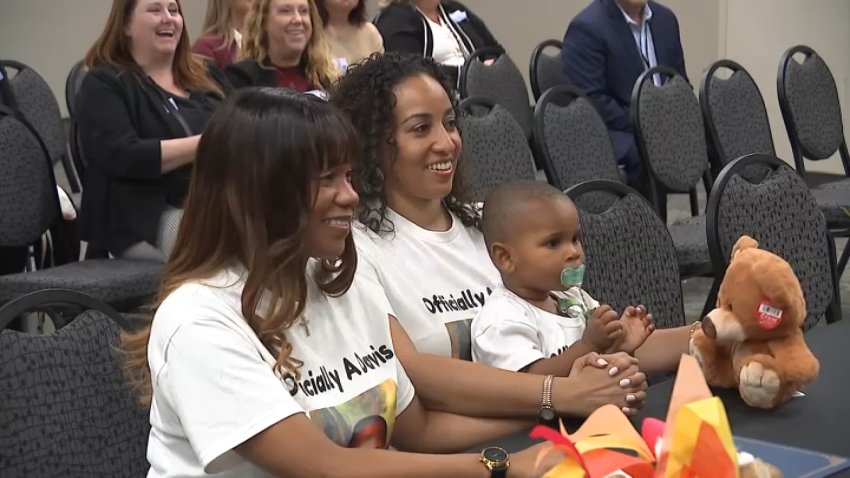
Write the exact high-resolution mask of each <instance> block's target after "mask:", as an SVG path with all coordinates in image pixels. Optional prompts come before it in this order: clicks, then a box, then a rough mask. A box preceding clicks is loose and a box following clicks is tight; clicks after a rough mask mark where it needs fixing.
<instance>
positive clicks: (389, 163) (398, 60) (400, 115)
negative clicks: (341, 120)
mask: <svg viewBox="0 0 850 478" xmlns="http://www.w3.org/2000/svg"><path fill="white" fill-rule="evenodd" d="M452 98H454V95H453V91H452V88H451V86H450V84H449V80H448V79H447V78H446V76H445V75H444V74H443V73H442V70H441V68H440V66H439V65H437V64H436V63H435V62H434V61H433V60H431V59H428V58H423V57H418V56H414V55H404V54H398V53H386V54H383V55H372V56H371V57H370V58H369V59H368V60H366V61H364V62H361V63H358V64H356V65H353V66H352V67H351V68H350V69H349V70H348V72H347V73H346V75H345V76H343V77H342V78H341V79H340V81H339V82H338V83H337V84H336V86H335V87H334V89H333V90H332V91H331V102H332V103H334V104H335V105H337V106H338V107H339V108H340V109H342V110H343V111H344V112H345V113H346V114H347V115H348V117H349V118H350V119H351V120H352V122H353V123H354V127H355V128H356V129H357V132H358V134H359V136H360V145H361V150H360V155H359V156H358V158H357V161H356V163H355V166H354V174H353V185H354V189H355V190H356V191H357V193H358V194H359V195H360V199H361V201H360V206H359V208H358V209H357V219H358V221H357V222H356V223H355V227H354V228H353V229H352V231H353V233H354V236H355V241H354V243H355V245H356V246H357V254H358V274H362V275H363V276H366V277H370V278H372V280H374V281H377V282H378V283H379V284H380V285H381V286H382V288H383V290H384V293H385V294H386V296H387V299H388V300H389V303H390V306H391V308H392V310H393V311H394V312H395V314H394V316H395V317H394V318H393V319H392V320H391V321H390V326H391V328H392V334H393V343H394V344H395V346H396V349H395V350H396V353H397V354H398V356H399V357H400V358H401V360H402V361H403V362H404V364H405V370H407V371H408V373H409V375H410V377H411V379H412V380H413V383H414V384H415V385H416V387H417V392H419V396H420V398H421V399H422V401H423V402H424V403H426V404H427V405H428V406H429V407H433V408H435V409H439V410H444V411H449V412H453V413H460V414H468V415H474V416H482V417H487V416H514V417H532V416H535V415H536V414H538V413H540V412H541V411H542V409H543V408H544V407H542V406H541V401H540V390H541V389H542V384H541V377H539V376H537V377H534V376H531V375H527V374H519V373H514V372H506V371H504V370H497V369H494V368H490V367H487V366H482V365H480V364H474V363H471V362H467V361H468V360H470V358H471V343H470V323H471V321H472V319H473V318H474V317H475V314H476V312H477V310H478V309H479V308H480V307H481V305H482V304H483V303H484V301H485V300H486V299H487V295H488V294H489V287H490V285H491V284H493V283H494V281H496V280H497V279H498V277H499V274H498V271H496V269H495V267H494V266H493V264H492V261H491V260H490V257H489V256H488V254H487V248H486V247H485V245H484V238H483V236H482V234H481V232H480V231H479V230H478V229H477V228H476V224H477V223H478V220H479V215H478V211H477V208H476V207H475V206H474V205H473V204H471V203H469V202H468V201H467V200H466V199H465V197H464V194H463V185H462V174H460V173H462V171H463V161H462V155H461V146H462V143H461V137H460V132H459V131H458V128H457V112H456V104H455V101H454V100H453V99H452ZM396 318H397V319H396ZM452 357H453V358H452ZM458 358H460V359H466V360H467V361H463V360H456V359H458ZM586 358H587V357H586ZM605 359H606V360H603V361H602V362H599V363H597V362H596V360H595V359H591V358H587V360H586V363H590V364H591V365H592V366H598V367H602V368H605V369H607V370H608V372H605V371H604V370H598V371H599V372H603V374H604V376H605V377H604V380H602V381H601V382H594V380H595V379H591V378H590V375H588V376H586V377H582V376H579V375H574V374H573V373H574V372H571V373H570V376H569V377H567V378H555V379H554V380H553V381H552V387H553V388H552V397H553V400H554V401H555V402H556V403H555V405H554V409H555V410H556V411H557V412H558V413H560V414H566V415H578V416H585V415H587V414H589V413H591V412H592V411H593V410H595V409H596V407H598V406H600V405H603V404H606V403H614V404H617V406H619V407H621V408H624V410H625V411H626V412H627V413H633V412H635V411H636V410H637V409H638V408H640V407H641V406H642V401H643V399H644V397H645V394H644V392H643V391H642V390H643V389H644V388H645V385H646V384H645V382H644V377H643V374H642V373H636V372H637V370H636V368H632V367H633V366H634V363H635V362H634V359H632V358H631V357H628V356H625V357H624V356H622V355H619V356H614V357H609V356H606V357H605ZM606 362H607V363H609V364H611V365H610V366H609V365H606ZM586 370H587V369H586ZM594 372H596V371H594ZM609 373H610V375H609ZM633 374H635V375H633ZM625 377H628V378H627V379H625V380H624V381H623V382H622V383H623V384H624V385H623V387H622V388H619V383H620V380H621V379H623V378H625ZM529 379H531V380H529ZM543 380H544V381H545V380H547V379H543ZM606 380H610V383H609V385H612V384H613V385H617V386H615V387H614V388H606V387H603V386H602V385H601V384H602V383H605V381H606ZM443 383H452V384H456V385H457V386H453V387H445V388H444V387H439V384H443ZM590 390H594V391H590ZM603 390H604V391H603ZM437 391H439V393H434V392H437ZM497 397H498V398H497Z"/></svg>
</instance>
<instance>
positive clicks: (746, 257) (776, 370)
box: [690, 236, 819, 409]
mask: <svg viewBox="0 0 850 478" xmlns="http://www.w3.org/2000/svg"><path fill="white" fill-rule="evenodd" d="M805 318H806V303H805V299H804V297H803V290H802V288H801V287H800V281H799V280H798V279H797V276H796V275H795V274H794V271H793V269H791V266H790V264H788V262H786V261H785V260H784V259H782V258H781V257H779V256H777V255H776V254H773V253H771V252H768V251H765V250H763V249H759V244H758V242H756V241H755V240H754V239H753V238H751V237H749V236H741V237H740V238H739V239H738V241H737V242H736V243H735V246H734V248H733V249H732V259H731V261H730V263H729V267H728V269H727V270H726V275H725V276H724V277H723V281H722V282H721V284H720V288H719V290H718V294H717V308H715V309H714V310H712V311H711V312H709V313H708V315H706V317H705V318H704V319H703V320H702V323H701V326H700V327H697V328H695V329H694V333H693V336H692V338H691V341H690V352H691V355H693V356H694V357H695V358H696V359H697V361H698V362H699V364H700V367H701V368H702V370H703V373H704V374H705V378H706V380H707V381H708V384H709V385H713V386H718V387H726V388H732V387H738V391H739V393H740V394H741V398H742V399H743V400H744V402H745V403H747V404H748V405H750V406H752V407H755V408H762V409H772V408H776V407H778V406H780V405H782V404H783V403H785V402H787V401H788V400H789V399H790V398H791V397H792V396H793V395H794V394H795V392H797V391H799V390H800V388H801V387H803V386H804V385H806V384H808V383H811V382H812V381H813V380H814V379H815V378H817V375H818V368H819V363H818V360H817V358H815V356H814V355H813V354H812V352H811V351H810V350H809V347H808V346H807V345H806V342H805V340H804V339H803V332H802V331H801V329H800V327H801V326H802V325H803V321H804V320H805Z"/></svg>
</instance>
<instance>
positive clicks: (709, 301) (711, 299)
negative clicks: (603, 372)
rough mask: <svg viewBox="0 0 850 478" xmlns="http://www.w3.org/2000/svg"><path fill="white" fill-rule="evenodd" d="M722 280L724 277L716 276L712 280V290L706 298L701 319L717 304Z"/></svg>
mask: <svg viewBox="0 0 850 478" xmlns="http://www.w3.org/2000/svg"><path fill="white" fill-rule="evenodd" d="M721 281H723V277H715V278H714V280H713V281H712V282H711V290H709V291H708V297H706V298H705V305H704V306H703V307H702V315H700V320H702V318H703V317H705V316H706V315H708V313H709V312H711V311H712V310H714V308H715V307H716V306H717V293H718V291H719V290H720V282H721Z"/></svg>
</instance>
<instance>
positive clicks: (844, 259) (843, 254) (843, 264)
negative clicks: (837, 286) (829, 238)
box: [835, 237, 850, 279]
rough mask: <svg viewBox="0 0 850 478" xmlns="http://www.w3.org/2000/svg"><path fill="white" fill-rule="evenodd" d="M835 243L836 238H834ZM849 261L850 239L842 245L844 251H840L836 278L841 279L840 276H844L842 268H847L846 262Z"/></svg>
mask: <svg viewBox="0 0 850 478" xmlns="http://www.w3.org/2000/svg"><path fill="white" fill-rule="evenodd" d="M835 240H836V241H837V240H838V238H837V237H836V238H835ZM848 259H850V238H848V239H847V243H846V244H844V250H843V251H841V258H840V259H838V266H837V269H838V278H839V279H841V276H842V275H844V268H845V267H847V261H848Z"/></svg>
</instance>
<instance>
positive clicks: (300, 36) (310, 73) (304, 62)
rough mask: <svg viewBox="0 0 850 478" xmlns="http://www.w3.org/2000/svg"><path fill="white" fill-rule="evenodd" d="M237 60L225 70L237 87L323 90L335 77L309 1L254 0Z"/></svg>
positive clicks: (322, 33)
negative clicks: (240, 59) (239, 59)
mask: <svg viewBox="0 0 850 478" xmlns="http://www.w3.org/2000/svg"><path fill="white" fill-rule="evenodd" d="M240 57H241V58H242V59H243V61H240V62H238V63H234V64H232V65H230V66H229V67H228V68H227V70H226V73H227V76H228V78H229V79H230V81H231V83H232V84H233V86H234V87H236V88H242V87H247V86H270V87H278V88H287V89H290V90H294V91H299V92H305V91H310V90H322V91H324V90H327V89H328V88H329V87H330V86H331V84H332V83H333V82H334V81H335V80H336V78H337V76H338V74H339V73H338V70H337V67H336V65H334V63H333V61H332V60H331V56H330V51H329V49H328V46H327V43H326V42H325V37H324V30H323V28H322V19H321V17H320V16H319V11H318V10H317V8H316V3H315V1H314V0H255V2H254V5H253V7H252V8H251V12H250V13H249V14H248V19H247V23H246V26H245V36H244V37H243V39H242V52H241V55H240Z"/></svg>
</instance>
